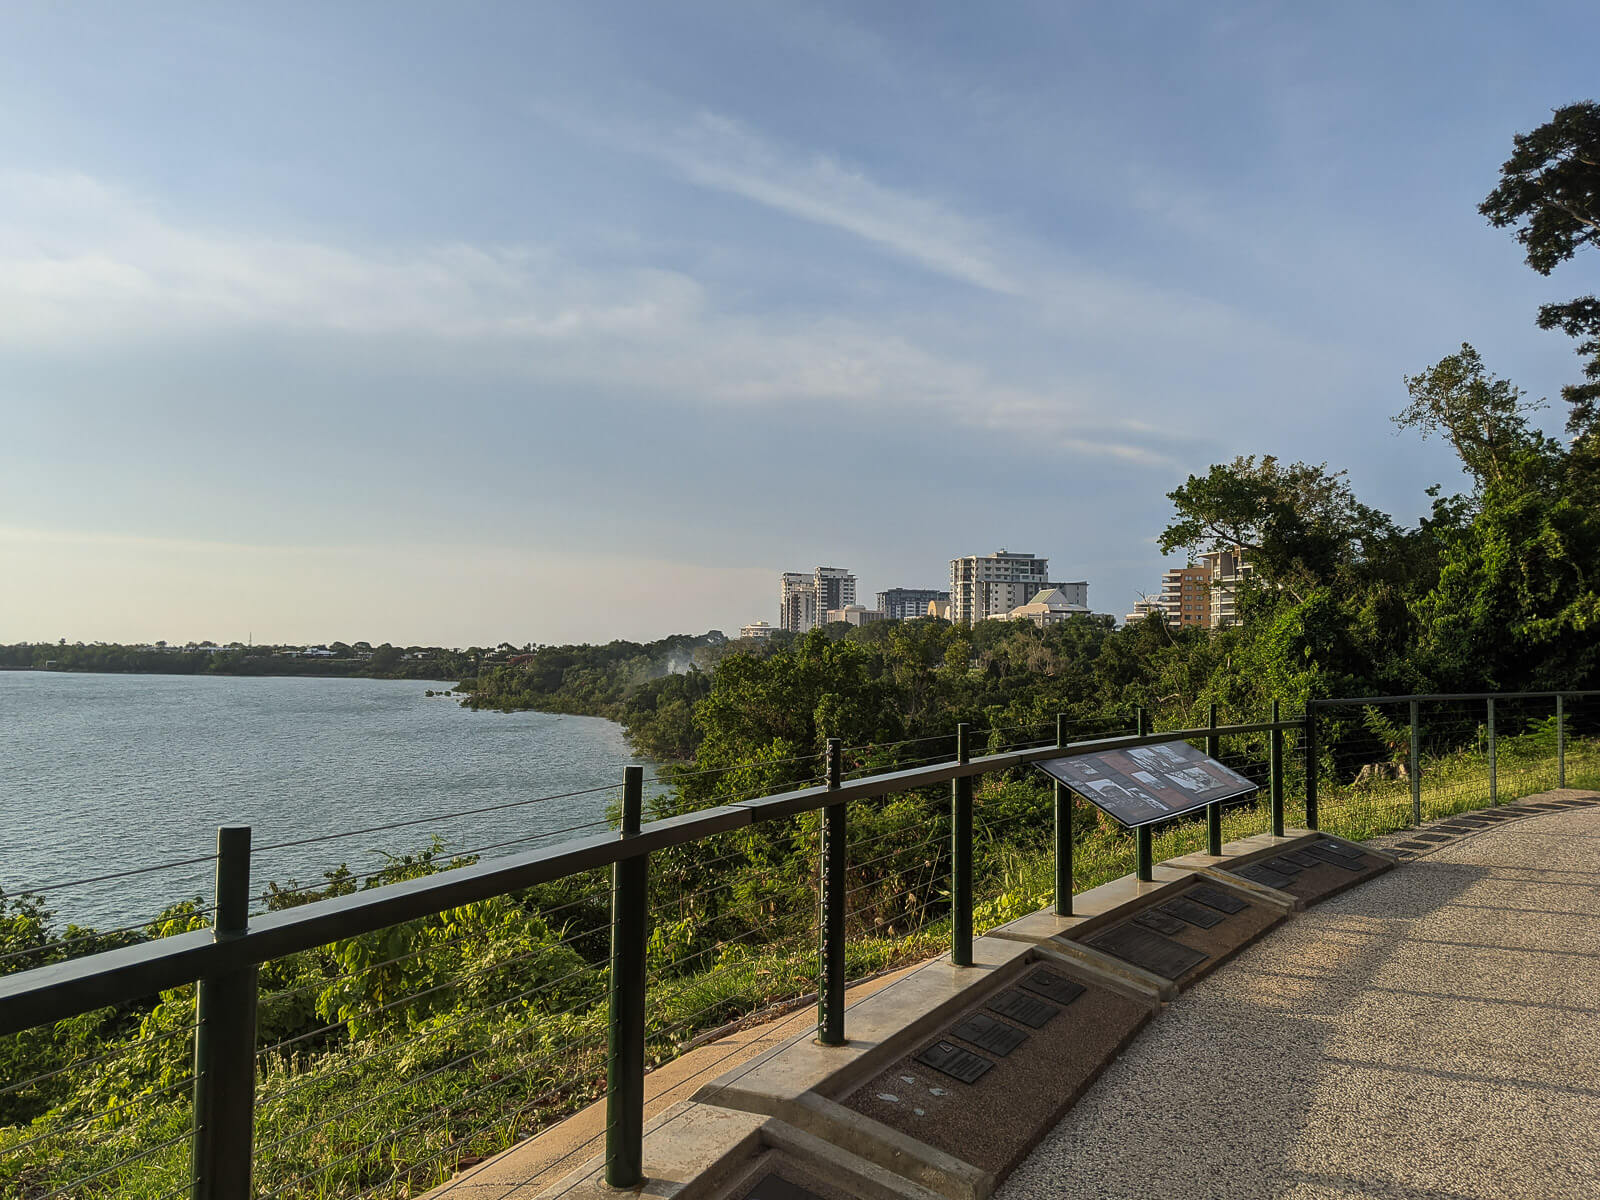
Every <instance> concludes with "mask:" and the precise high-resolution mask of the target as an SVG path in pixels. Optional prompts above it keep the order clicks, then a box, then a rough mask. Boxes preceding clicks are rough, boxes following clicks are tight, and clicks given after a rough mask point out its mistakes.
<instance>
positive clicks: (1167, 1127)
mask: <svg viewBox="0 0 1600 1200" xmlns="http://www.w3.org/2000/svg"><path fill="white" fill-rule="evenodd" d="M1597 1100H1600V807H1592V808H1591V807H1581V808H1569V809H1565V810H1559V811H1553V812H1548V813H1545V814H1543V815H1539V816H1534V817H1529V818H1527V819H1526V820H1515V821H1507V822H1505V823H1503V824H1499V825H1493V826H1490V827H1488V828H1485V829H1483V830H1482V831H1480V832H1475V833H1472V834H1471V835H1469V836H1467V837H1466V838H1465V839H1464V840H1462V841H1458V842H1454V843H1451V844H1446V845H1441V846H1440V847H1439V848H1438V849H1436V850H1434V851H1432V852H1431V853H1430V854H1428V855H1427V856H1426V857H1424V858H1420V859H1418V860H1417V861H1415V862H1413V863H1410V864H1408V865H1406V866H1404V867H1402V868H1400V869H1398V870H1395V871H1392V872H1390V873H1389V874H1387V875H1384V876H1381V877H1379V878H1377V879H1374V880H1373V881H1372V882H1370V883H1367V884H1365V885H1363V886H1362V887H1360V888H1358V889H1356V890H1354V891H1351V892H1346V893H1345V894H1344V895H1342V896H1338V897H1336V898H1334V899H1332V900H1329V901H1327V902H1326V903H1325V904H1322V905H1320V906H1319V907H1317V908H1314V909H1311V910H1309V911H1307V912H1305V913H1303V914H1301V915H1299V916H1297V917H1296V918H1295V919H1294V920H1293V921H1291V922H1289V923H1287V924H1285V925H1283V926H1281V927H1279V928H1278V929H1277V930H1274V931H1273V932H1271V933H1269V934H1268V935H1267V936H1266V937H1264V938H1263V939H1262V940H1261V941H1259V942H1257V943H1256V944H1255V945H1254V946H1251V947H1250V948H1249V949H1247V950H1245V951H1244V952H1243V953H1242V954H1240V955H1239V956H1238V957H1237V958H1236V959H1234V960H1233V962H1232V963H1230V964H1229V965H1228V966H1227V967H1226V968H1225V969H1224V970H1222V971H1219V972H1217V973H1216V974H1214V975H1212V976H1210V977H1209V978H1207V979H1205V980H1204V981H1202V982H1201V983H1199V984H1198V985H1196V986H1195V987H1194V988H1193V989H1192V990H1190V991H1189V992H1187V993H1186V994H1185V995H1184V996H1183V997H1182V998H1181V999H1180V1000H1179V1001H1178V1002H1177V1003H1176V1004H1174V1005H1173V1006H1172V1007H1170V1008H1169V1009H1168V1010H1167V1011H1166V1012H1164V1013H1163V1014H1162V1015H1161V1016H1159V1017H1158V1018H1156V1020H1154V1021H1153V1022H1151V1024H1150V1025H1149V1026H1148V1027H1147V1028H1146V1029H1145V1031H1144V1032H1143V1033H1142V1034H1140V1035H1139V1037H1138V1039H1137V1040H1136V1041H1135V1042H1134V1043H1133V1045H1132V1046H1131V1047H1130V1048H1129V1049H1128V1051H1127V1052H1126V1053H1125V1054H1124V1055H1123V1056H1122V1058H1120V1059H1119V1060H1118V1061H1117V1062H1116V1063H1114V1064H1113V1065H1112V1066H1111V1067H1110V1068H1109V1069H1108V1070H1107V1071H1106V1073H1105V1074H1104V1075H1103V1076H1102V1077H1101V1078H1100V1080H1099V1082H1098V1083H1097V1084H1095V1086H1094V1087H1093V1088H1091V1089H1090V1091H1089V1092H1088V1094H1087V1095H1085V1096H1084V1098H1083V1099H1082V1100H1080V1101H1079V1102H1078V1104H1077V1106H1076V1107H1075V1108H1074V1109H1072V1111H1071V1112H1069V1113H1068V1114H1067V1116H1066V1117H1065V1118H1064V1119H1063V1120H1062V1122H1061V1123H1060V1124H1059V1125H1058V1126H1057V1127H1056V1129H1055V1130H1054V1131H1053V1132H1051V1133H1050V1134H1049V1135H1047V1136H1046V1137H1045V1139H1044V1140H1043V1141H1042V1142H1041V1143H1040V1144H1039V1145H1038V1147H1037V1148H1036V1149H1035V1150H1034V1151H1033V1153H1032V1154H1031V1155H1029V1157H1028V1158H1027V1159H1026V1160H1024V1162H1023V1163H1022V1164H1021V1165H1020V1166H1019V1167H1018V1168H1017V1170H1016V1171H1015V1172H1014V1173H1013V1174H1012V1175H1011V1177H1010V1178H1009V1179H1008V1180H1007V1181H1006V1182H1005V1184H1004V1185H1002V1187H1001V1189H1000V1190H999V1192H998V1193H997V1200H1066V1198H1068V1197H1085V1198H1093V1200H1115V1198H1117V1197H1130V1198H1131V1197H1138V1198H1139V1200H1146V1198H1148V1197H1155V1196H1184V1197H1219V1198H1220V1197H1229V1198H1235V1197H1237V1198H1251V1197H1272V1198H1274V1200H1310V1198H1312V1197H1340V1198H1344V1197H1372V1198H1376V1197H1406V1198H1408V1200H1410V1198H1416V1200H1466V1198H1468V1197H1496V1198H1499V1197H1506V1198H1508V1200H1509V1198H1520V1197H1528V1198H1529V1200H1558V1198H1567V1197H1571V1198H1573V1200H1578V1198H1582V1200H1595V1198H1596V1197H1600V1104H1597V1103H1596V1102H1597Z"/></svg>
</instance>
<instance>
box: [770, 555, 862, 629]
mask: <svg viewBox="0 0 1600 1200" xmlns="http://www.w3.org/2000/svg"><path fill="white" fill-rule="evenodd" d="M855 602H856V577H855V576H854V575H852V574H851V573H850V572H849V571H846V570H845V569H844V568H843V567H818V568H817V569H816V570H815V571H813V572H812V573H811V574H809V575H807V574H805V573H804V572H802V571H785V572H784V573H783V575H782V577H781V579H780V580H779V583H778V628H779V629H787V630H789V631H790V632H791V633H806V632H808V631H809V630H812V629H815V628H816V627H817V626H818V625H819V624H820V623H821V622H822V621H824V620H825V619H826V617H827V613H828V610H829V609H844V608H849V607H850V606H851V605H853V604H855Z"/></svg>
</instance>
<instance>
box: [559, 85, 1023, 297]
mask: <svg viewBox="0 0 1600 1200" xmlns="http://www.w3.org/2000/svg"><path fill="white" fill-rule="evenodd" d="M541 111H543V112H544V114H545V115H546V116H547V117H550V118H552V119H553V120H555V121H556V122H558V123H560V124H563V125H565V126H567V127H569V128H574V129H576V130H578V131H580V132H582V133H584V134H586V135H588V136H591V137H594V138H596V139H597V140H600V141H602V142H604V143H606V144H608V145H611V146H613V147H616V148H618V149H622V150H626V151H628V152H630V153H634V154H638V155H642V156H645V157H648V158H652V159H655V160H657V161H659V162H662V163H664V164H666V165H667V166H668V167H670V168H672V169H673V170H674V171H676V172H677V173H679V174H680V175H682V176H683V177H684V178H685V179H688V180H689V181H691V182H692V183H696V184H698V185H700V186H701V187H706V188H711V189H714V190H716V191H720V192H727V193H729V194H731V195H735V196H742V197H744V198H745V199H747V200H751V201H753V202H755V203H757V204H761V205H765V206H766V207H768V208H772V209H775V210H777V211H778V212H782V213H786V214H788V215H789V216H792V217H798V218H799V219H801V220H803V221H810V222H812V223H813V224H817V225H823V226H828V227H831V228H834V229H839V230H842V231H844V232H845V233H849V234H853V235H854V236H856V237H859V238H862V239H864V240H866V241H868V242H870V243H872V244H873V245H874V246H877V247H878V248H879V249H882V250H884V251H887V252H888V253H890V254H893V255H896V256H898V257H900V258H903V259H907V260H910V261H911V262H914V263H916V264H918V265H919V266H922V267H925V268H926V269H928V270H930V271H932V272H934V273H935V274H938V275H943V276H945V277H947V278H949V279H954V280H957V281H959V282H961V283H967V284H971V285H972V286H973V287H978V288H982V289H984V290H985V291H990V292H998V293H1002V294H1004V295H1018V294H1020V293H1021V292H1022V291H1023V290H1024V288H1023V284H1022V283H1021V281H1020V280H1018V279H1017V278H1015V277H1014V276H1013V275H1012V274H1011V273H1010V272H1009V271H1008V270H1007V269H1006V268H1004V267H1003V266H1002V265H1001V263H1000V261H999V259H1000V256H999V254H998V253H997V251H996V248H995V245H994V243H995V241H996V240H997V239H996V234H995V233H994V231H993V230H991V229H989V228H987V227H986V226H985V225H984V224H983V223H982V222H981V221H977V220H974V219H972V218H970V217H967V216H964V215H962V214H961V213H960V212H958V211H956V210H955V209H954V208H952V207H951V206H949V205H948V204H945V203H943V202H941V201H940V200H938V199H936V198H934V197H931V196H927V195H921V194H919V193H917V192H914V191H911V190H908V189H905V188H896V187H891V186H889V185H886V184H884V183H881V182H879V181H877V180H875V179H873V178H872V177H871V176H869V175H868V174H867V173H866V172H865V171H864V170H862V169H861V168H859V167H854V166H851V165H849V164H847V163H845V162H842V161H841V160H840V159H838V158H837V157H835V156H832V155H828V154H820V153H794V152H792V151H785V150H784V149H783V148H780V147H778V146H776V145H774V144H773V143H772V142H771V141H769V140H768V139H765V138H763V137H760V136H759V135H758V134H756V133H755V132H753V131H752V130H750V129H749V128H747V127H746V126H745V125H743V124H741V123H740V122H738V121H735V120H734V119H732V118H731V117H726V116H722V115H719V114H716V113H700V114H698V115H697V116H695V117H693V118H691V119H689V120H687V121H685V122H683V123H681V124H679V125H676V126H673V127H669V128H665V129H651V130H646V129H642V128H639V127H637V126H634V125H626V124H622V123H607V122H601V121H596V120H595V119H593V118H591V117H577V116H574V115H573V114H571V113H568V112H565V111H562V110H559V109H556V108H553V107H549V106H546V107H545V108H543V109H542V110H541Z"/></svg>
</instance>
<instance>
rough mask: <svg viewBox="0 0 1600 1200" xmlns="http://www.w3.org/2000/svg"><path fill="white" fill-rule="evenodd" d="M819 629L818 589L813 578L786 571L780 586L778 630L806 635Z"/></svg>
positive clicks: (797, 572)
mask: <svg viewBox="0 0 1600 1200" xmlns="http://www.w3.org/2000/svg"><path fill="white" fill-rule="evenodd" d="M816 627H817V589H816V587H815V586H814V585H813V584H812V581H811V576H809V575H806V574H802V573H801V572H799V571H785V572H784V573H783V576H782V578H781V580H780V582H779V584H778V628H779V629H787V630H788V631H789V632H790V633H805V632H806V631H807V630H808V629H815V628H816Z"/></svg>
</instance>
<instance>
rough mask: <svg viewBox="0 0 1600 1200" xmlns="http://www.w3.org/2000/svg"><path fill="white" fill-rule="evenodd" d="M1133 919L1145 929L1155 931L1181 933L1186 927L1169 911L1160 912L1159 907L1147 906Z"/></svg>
mask: <svg viewBox="0 0 1600 1200" xmlns="http://www.w3.org/2000/svg"><path fill="white" fill-rule="evenodd" d="M1133 919H1134V920H1135V921H1137V922H1139V924H1141V925H1143V926H1144V927H1145V928H1146V929H1153V930H1155V931H1156V932H1157V933H1169V934H1170V933H1182V932H1183V931H1184V930H1185V929H1187V928H1188V926H1187V925H1185V924H1184V923H1183V922H1182V921H1180V920H1179V919H1178V918H1177V917H1175V916H1173V915H1172V914H1171V913H1168V912H1162V911H1161V909H1159V908H1147V909H1145V910H1144V911H1143V912H1141V913H1139V914H1138V915H1137V916H1135V917H1134V918H1133Z"/></svg>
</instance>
